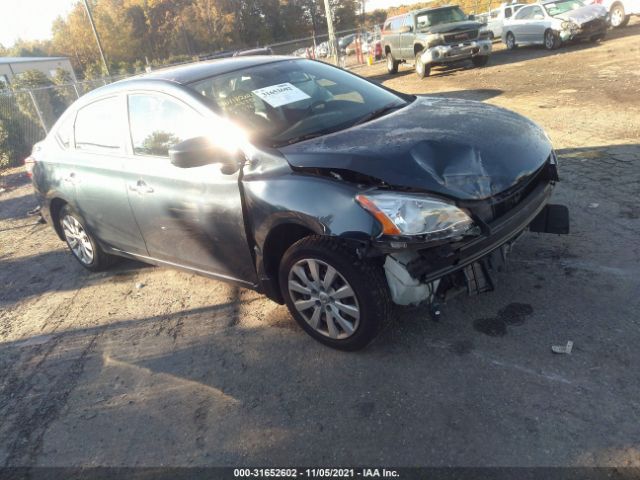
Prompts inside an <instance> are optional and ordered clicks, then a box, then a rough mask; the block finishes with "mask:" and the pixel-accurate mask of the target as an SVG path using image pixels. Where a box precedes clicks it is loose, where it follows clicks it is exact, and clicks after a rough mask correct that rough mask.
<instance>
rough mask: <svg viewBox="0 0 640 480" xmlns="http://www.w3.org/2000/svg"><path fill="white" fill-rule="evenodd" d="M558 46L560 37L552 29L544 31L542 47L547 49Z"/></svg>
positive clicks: (553, 48)
mask: <svg viewBox="0 0 640 480" xmlns="http://www.w3.org/2000/svg"><path fill="white" fill-rule="evenodd" d="M559 46H560V38H559V37H558V34H557V33H556V32H554V31H553V30H547V31H546V32H544V48H546V49H547V50H555V49H556V48H558V47H559Z"/></svg>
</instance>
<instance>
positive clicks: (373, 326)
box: [26, 56, 568, 350]
mask: <svg viewBox="0 0 640 480" xmlns="http://www.w3.org/2000/svg"><path fill="white" fill-rule="evenodd" d="M380 132H385V135H380ZM28 160H29V161H28V162H27V163H26V164H27V165H28V166H29V167H30V172H31V175H32V179H33V184H34V187H35V190H36V192H37V196H38V198H39V200H40V202H41V205H42V213H43V216H44V218H45V219H46V220H47V222H49V223H50V224H51V225H52V227H53V228H54V229H55V231H56V232H57V234H58V235H59V236H60V238H61V239H62V240H64V241H66V243H67V245H68V247H69V249H70V251H71V253H72V255H73V256H74V257H75V258H76V260H77V261H78V262H80V264H81V265H82V266H83V267H85V268H87V269H88V270H91V271H98V270H102V269H105V268H108V267H109V266H110V265H112V264H113V262H114V260H115V259H116V258H117V257H120V256H121V257H127V258H133V259H137V260H140V261H143V262H147V263H151V264H156V265H164V266H167V267H173V268H180V269H183V270H186V271H189V272H193V273H198V274H201V275H207V276H210V277H212V278H215V279H219V280H222V281H226V282H230V283H233V284H235V285H239V286H242V287H245V288H250V289H255V290H257V291H259V292H262V293H264V294H265V295H267V296H268V297H269V298H271V299H273V300H274V301H276V302H279V303H286V305H287V306H288V308H289V311H290V312H291V314H292V315H293V317H294V318H295V319H296V321H297V322H298V324H299V325H300V326H301V327H302V328H303V329H304V330H305V331H306V332H307V333H308V334H309V335H311V336H312V337H313V338H315V339H316V340H318V341H320V342H322V343H324V344H326V345H329V346H331V347H334V348H340V349H345V350H354V349H358V348H362V347H364V346H365V345H367V344H368V343H369V342H370V341H371V340H373V339H374V338H375V337H376V335H377V334H378V332H379V331H380V330H381V328H382V327H383V326H384V325H385V324H386V323H387V322H388V320H389V317H390V313H391V309H392V305H393V304H399V305H409V304H418V303H421V302H424V303H426V304H427V305H428V304H431V305H433V304H434V303H436V302H438V301H440V299H442V298H445V295H446V294H447V292H449V293H451V292H452V291H457V290H460V289H462V288H464V287H465V286H466V288H467V289H468V292H469V293H470V294H478V293H482V292H484V291H488V290H491V289H492V285H493V283H492V282H491V278H490V267H491V265H494V266H497V265H500V263H497V262H502V261H503V260H505V259H506V256H507V254H508V252H509V251H510V249H511V246H512V245H513V243H514V242H515V241H516V239H518V238H519V237H520V235H521V234H522V233H523V232H524V231H525V230H527V229H531V230H534V231H541V232H549V231H553V232H555V233H562V232H564V233H566V229H567V228H568V223H567V222H568V212H567V210H566V209H565V208H564V207H562V206H551V205H548V202H549V199H550V197H551V194H552V192H553V189H554V186H555V184H556V181H557V180H558V176H557V169H556V161H557V160H556V155H555V153H554V151H553V148H552V146H551V143H550V141H549V138H548V137H547V135H546V134H545V133H544V131H543V130H542V129H541V128H540V127H539V126H537V125H536V124H535V123H533V122H532V121H530V120H528V119H526V118H524V117H522V116H520V115H518V114H516V113H513V112H509V111H507V110H504V109H501V108H497V107H495V106H492V105H488V104H485V103H481V102H472V101H465V100H460V99H453V98H426V97H415V96H412V95H405V94H402V93H398V92H395V91H393V90H390V89H388V88H385V87H382V86H380V85H377V84H376V83H373V82H370V81H367V80H366V79H363V78H361V77H358V76H356V75H354V74H352V73H349V72H347V71H345V70H341V69H339V68H336V67H334V66H331V65H328V64H326V63H323V62H318V61H311V60H304V59H296V58H292V57H274V56H262V57H236V58H229V59H225V60H217V61H213V62H208V63H197V64H192V65H188V66H183V67H177V68H171V69H166V70H160V71H157V72H154V73H151V74H147V75H142V76H138V77H133V78H130V79H126V80H122V81H119V82H116V83H112V84H110V85H107V86H105V87H101V88H99V89H97V90H94V91H92V92H90V93H88V94H86V95H84V96H83V97H81V98H80V99H78V100H77V101H76V102H75V103H74V104H73V105H72V106H71V107H70V108H69V109H68V110H67V111H66V112H65V113H64V114H63V115H62V117H61V118H60V119H59V120H58V122H57V123H56V125H54V127H53V129H52V130H51V131H50V133H49V134H48V135H47V137H46V139H45V140H44V141H42V142H40V143H38V144H37V145H36V146H35V147H34V149H33V152H32V155H31V157H30V158H29V159H28ZM489 260H491V261H489ZM522 294H523V295H526V292H523V293H522ZM95 301H96V302H99V301H100V298H99V297H96V298H95Z"/></svg>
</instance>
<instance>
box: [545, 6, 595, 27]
mask: <svg viewBox="0 0 640 480" xmlns="http://www.w3.org/2000/svg"><path fill="white" fill-rule="evenodd" d="M606 15H607V9H606V8H605V7H603V6H602V5H585V6H584V7H580V8H576V9H575V10H571V11H569V12H566V13H563V14H562V15H558V16H556V18H561V19H563V20H571V21H573V22H575V23H577V24H578V25H582V24H583V23H587V22H590V21H591V20H595V19H596V18H600V17H604V16H606Z"/></svg>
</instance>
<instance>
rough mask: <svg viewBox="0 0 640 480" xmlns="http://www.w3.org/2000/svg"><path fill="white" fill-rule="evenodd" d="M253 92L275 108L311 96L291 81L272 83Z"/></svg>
mask: <svg viewBox="0 0 640 480" xmlns="http://www.w3.org/2000/svg"><path fill="white" fill-rule="evenodd" d="M252 93H253V94H254V95H255V96H256V97H258V98H260V99H262V100H264V101H265V102H267V103H268V104H269V105H271V106H272V107H273V108H278V107H281V106H282V105H287V104H289V103H295V102H299V101H300V100H306V99H308V98H311V97H310V96H309V95H307V94H306V93H304V92H303V91H302V90H300V89H299V88H297V87H294V86H293V85H291V84H290V83H281V84H279V85H271V86H270V87H264V88H258V89H257V90H253V91H252Z"/></svg>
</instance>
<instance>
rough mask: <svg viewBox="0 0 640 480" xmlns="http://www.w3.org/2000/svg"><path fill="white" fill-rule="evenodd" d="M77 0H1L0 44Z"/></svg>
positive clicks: (36, 35)
mask: <svg viewBox="0 0 640 480" xmlns="http://www.w3.org/2000/svg"><path fill="white" fill-rule="evenodd" d="M77 1H78V0H0V44H1V45H3V46H5V47H9V46H11V45H13V43H14V42H15V41H16V40H17V39H18V38H22V39H23V40H44V39H47V38H50V37H51V24H52V23H53V21H54V20H55V19H56V18H57V17H58V16H60V15H63V16H65V15H66V14H67V13H69V12H70V11H71V8H72V7H73V5H74V4H75V3H76V2H77ZM416 1H418V0H365V9H366V11H367V12H370V11H372V10H375V9H376V8H388V7H391V6H394V5H402V4H411V3H415V2H416Z"/></svg>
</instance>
